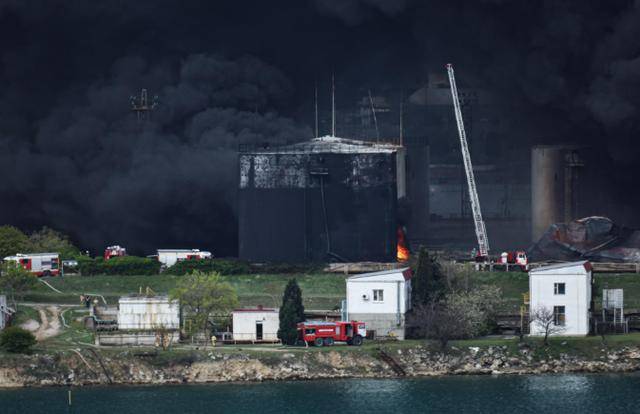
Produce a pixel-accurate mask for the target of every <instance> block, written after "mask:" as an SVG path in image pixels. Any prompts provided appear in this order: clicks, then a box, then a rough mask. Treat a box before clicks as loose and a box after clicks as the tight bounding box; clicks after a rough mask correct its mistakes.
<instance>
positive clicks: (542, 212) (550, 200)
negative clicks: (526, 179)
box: [531, 145, 566, 241]
mask: <svg viewBox="0 0 640 414" xmlns="http://www.w3.org/2000/svg"><path fill="white" fill-rule="evenodd" d="M565 151H566V147H563V146H555V145H554V146H552V145H539V146H534V147H533V148H531V236H532V238H533V241H537V240H538V239H539V238H540V236H542V234H543V233H544V232H545V231H546V230H547V228H548V227H549V226H550V225H551V224H553V223H558V222H562V221H563V220H564V214H563V211H564V208H563V207H564V153H565Z"/></svg>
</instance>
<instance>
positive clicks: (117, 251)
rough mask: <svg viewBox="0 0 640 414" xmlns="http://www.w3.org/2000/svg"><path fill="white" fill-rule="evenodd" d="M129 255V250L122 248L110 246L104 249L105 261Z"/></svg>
mask: <svg viewBox="0 0 640 414" xmlns="http://www.w3.org/2000/svg"><path fill="white" fill-rule="evenodd" d="M126 255H127V249H125V248H124V247H122V246H118V245H115V246H109V247H107V248H106V249H104V260H109V259H111V258H112V257H121V256H126Z"/></svg>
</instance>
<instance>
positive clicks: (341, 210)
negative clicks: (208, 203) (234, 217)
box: [239, 137, 405, 262]
mask: <svg viewBox="0 0 640 414" xmlns="http://www.w3.org/2000/svg"><path fill="white" fill-rule="evenodd" d="M404 186H405V184H404V151H403V149H402V147H400V146H397V145H393V144H377V143H371V142H364V141H354V140H348V139H341V138H335V137H322V138H316V139H313V140H311V141H308V142H303V143H298V144H292V145H287V146H281V147H269V146H266V147H264V148H253V149H247V148H245V149H244V150H243V151H242V152H241V153H240V183H239V239H240V246H239V255H240V257H241V258H242V259H246V260H251V261H258V262H260V261H283V262H305V261H312V262H314V261H315V262H322V261H333V260H337V261H381V262H388V261H394V260H395V259H396V253H397V252H396V249H397V246H396V243H397V235H396V233H397V228H398V221H397V209H398V196H399V195H403V193H404V191H405V190H404Z"/></svg>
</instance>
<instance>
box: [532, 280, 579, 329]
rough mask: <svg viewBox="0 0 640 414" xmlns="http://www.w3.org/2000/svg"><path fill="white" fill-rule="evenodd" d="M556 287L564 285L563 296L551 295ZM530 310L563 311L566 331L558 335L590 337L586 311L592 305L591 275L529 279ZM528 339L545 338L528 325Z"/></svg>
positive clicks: (534, 326) (533, 326) (534, 325)
mask: <svg viewBox="0 0 640 414" xmlns="http://www.w3.org/2000/svg"><path fill="white" fill-rule="evenodd" d="M555 283H565V294H564V295H556V294H555V293H554V284H555ZM529 292H530V295H531V296H530V309H531V312H532V313H533V312H535V310H536V309H537V308H542V307H544V308H547V309H550V310H553V307H554V306H564V307H565V321H566V322H565V329H564V331H563V332H561V333H559V334H558V335H587V334H588V333H589V307H590V303H591V272H584V273H582V272H581V273H574V274H548V273H546V274H539V275H536V274H535V273H531V274H530V276H529ZM530 329H531V331H530V332H531V335H536V336H539V335H544V330H543V329H541V328H540V327H539V326H538V325H537V324H536V323H531V325H530Z"/></svg>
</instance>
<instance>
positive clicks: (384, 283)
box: [346, 267, 411, 339]
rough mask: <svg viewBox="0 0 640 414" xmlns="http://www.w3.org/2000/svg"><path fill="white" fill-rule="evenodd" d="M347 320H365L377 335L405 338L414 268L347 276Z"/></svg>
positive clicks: (368, 328)
mask: <svg viewBox="0 0 640 414" xmlns="http://www.w3.org/2000/svg"><path fill="white" fill-rule="evenodd" d="M346 308H347V314H346V317H347V320H353V321H361V322H364V323H365V324H366V327H367V331H374V333H375V336H377V337H390V336H393V337H397V338H398V339H404V334H405V314H406V313H407V311H408V310H409V309H411V269H410V268H408V267H406V268H402V269H392V270H385V271H382V272H374V273H363V274H360V275H355V276H351V277H349V278H348V279H347V303H346Z"/></svg>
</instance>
